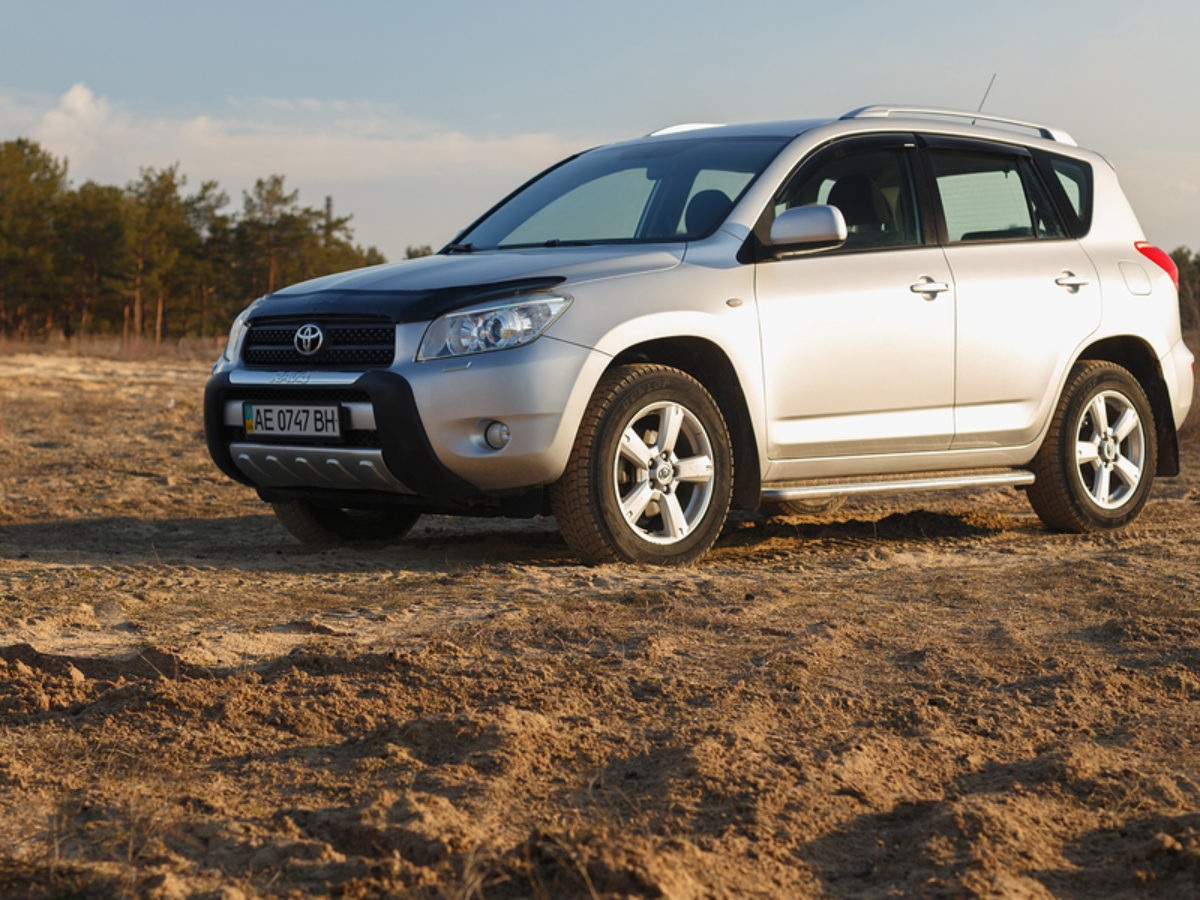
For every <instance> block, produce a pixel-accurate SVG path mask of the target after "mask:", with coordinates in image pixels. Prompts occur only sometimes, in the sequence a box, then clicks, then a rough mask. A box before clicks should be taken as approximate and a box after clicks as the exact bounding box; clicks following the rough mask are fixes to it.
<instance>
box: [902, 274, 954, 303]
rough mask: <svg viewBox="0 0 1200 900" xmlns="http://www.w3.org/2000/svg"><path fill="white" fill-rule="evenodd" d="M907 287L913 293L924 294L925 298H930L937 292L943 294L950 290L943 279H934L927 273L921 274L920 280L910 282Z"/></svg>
mask: <svg viewBox="0 0 1200 900" xmlns="http://www.w3.org/2000/svg"><path fill="white" fill-rule="evenodd" d="M908 289H909V290H910V291H912V292H913V293H914V294H924V295H925V299H926V300H932V299H933V298H934V296H935V295H937V294H944V293H945V292H946V291H948V290H950V285H948V284H946V282H944V281H934V280H933V279H932V278H930V277H929V276H928V275H922V276H921V278H920V280H919V281H917V282H916V283H915V284H910V285H909V286H908Z"/></svg>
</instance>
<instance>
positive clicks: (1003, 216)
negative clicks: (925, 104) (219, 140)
mask: <svg viewBox="0 0 1200 900" xmlns="http://www.w3.org/2000/svg"><path fill="white" fill-rule="evenodd" d="M1176 278H1177V274H1176V272H1175V267H1174V265H1173V264H1172V262H1171V260H1170V258H1169V257H1168V256H1167V255H1166V254H1165V253H1163V252H1162V251H1161V250H1160V249H1158V248H1156V247H1154V246H1152V245H1149V244H1147V243H1146V242H1145V240H1144V236H1143V233H1142V230H1141V227H1140V226H1139V225H1138V221H1137V219H1136V217H1135V216H1134V213H1133V211H1132V210H1131V209H1130V206H1129V203H1128V202H1127V200H1126V199H1125V196H1124V194H1122V192H1121V188H1120V186H1119V185H1118V183H1117V176H1116V174H1115V173H1114V171H1113V169H1112V167H1111V166H1110V165H1109V164H1108V163H1107V162H1106V161H1105V160H1104V159H1103V157H1101V156H1098V155H1097V154H1095V153H1091V152H1088V151H1086V150H1081V149H1079V148H1078V147H1077V146H1076V145H1075V142H1074V141H1073V140H1072V139H1071V138H1070V137H1069V136H1068V135H1067V134H1065V133H1064V132H1062V131H1059V130H1057V129H1053V128H1048V127H1045V126H1042V125H1035V124H1031V123H1027V122H1020V121H1015V120H1010V119H1000V118H996V117H993V116H985V115H980V114H977V113H960V112H954V111H948V110H933V109H923V108H897V107H880V106H872V107H865V108H863V109H858V110H854V111H853V112H850V113H847V114H846V115H844V116H842V117H841V118H838V119H832V120H830V119H820V120H805V121H791V122H771V123H765V124H758V125H737V126H723V125H722V126H717V125H696V126H678V127H674V128H668V129H665V130H663V131H659V132H656V133H655V134H652V135H649V136H647V137H644V138H639V139H636V140H632V141H627V142H624V143H619V144H612V145H610V146H605V147H599V148H596V149H594V150H589V151H587V152H584V153H580V154H578V155H576V156H573V157H571V158H569V159H566V160H564V161H563V162H561V163H559V164H557V165H555V166H553V167H551V168H550V169H548V170H546V171H545V172H543V173H541V174H540V175H538V176H537V177H535V178H533V179H531V180H530V181H529V182H527V183H526V184H524V185H522V186H521V187H520V188H518V189H517V190H516V191H514V192H513V193H512V194H510V195H509V196H508V197H506V198H505V199H504V200H502V201H501V202H500V203H498V204H497V205H496V206H494V207H493V208H492V209H490V210H489V211H488V212H486V213H485V214H484V215H483V216H481V217H480V218H479V219H478V220H477V221H476V222H474V223H473V224H472V225H471V226H470V227H468V228H467V229H465V230H464V231H463V232H462V233H461V234H459V235H458V237H457V238H455V240H454V242H453V243H451V244H449V245H447V246H446V247H444V248H442V250H441V251H440V252H439V253H437V254H436V255H434V256H431V257H427V258H425V259H419V260H412V261H408V262H402V263H397V264H393V265H384V266H376V267H373V268H368V269H360V270H356V271H352V272H346V273H343V274H339V275H332V276H329V277H326V278H319V279H316V280H314V281H308V282H304V283H302V284H298V285H295V286H293V287H289V288H285V289H284V290H281V291H277V292H275V293H274V294H271V295H269V296H266V297H262V298H260V299H258V300H256V301H255V302H254V303H252V304H251V305H250V306H249V307H248V308H247V309H246V310H245V311H244V312H242V313H241V315H239V316H238V317H237V319H236V320H235V322H234V323H233V327H232V329H231V331H230V334H229V342H228V346H227V347H226V350H225V353H224V355H223V356H222V358H221V359H220V360H219V361H218V362H217V364H216V365H215V366H214V368H213V376H212V379H211V380H210V381H209V383H208V387H207V390H206V395H205V419H206V431H207V436H208V445H209V450H210V452H211V454H212V457H213V459H214V460H215V461H216V464H217V465H218V466H219V467H220V468H221V470H222V471H224V472H225V473H226V474H228V475H229V476H230V477H231V478H234V479H236V480H237V481H240V482H243V483H245V484H248V485H251V486H253V487H254V488H256V489H257V490H258V493H259V495H260V496H261V497H262V498H263V499H264V500H265V501H267V502H269V503H271V504H272V505H273V506H274V508H275V512H276V514H277V515H278V516H279V518H280V520H281V521H282V523H283V524H284V525H285V526H286V527H287V528H288V530H290V531H291V532H292V533H293V534H294V535H295V536H297V537H298V538H300V539H301V540H303V541H306V542H310V543H314V544H322V543H330V542H336V541H343V540H368V541H383V540H388V539H394V538H398V537H399V536H401V535H403V534H404V533H405V532H406V531H407V530H408V529H409V528H410V527H411V526H412V524H413V523H414V522H415V521H416V519H417V517H418V516H419V515H420V514H421V513H423V512H432V513H454V514H464V515H504V516H515V517H524V516H534V515H540V514H547V513H549V514H553V515H554V516H555V518H556V519H557V521H558V525H559V528H560V529H561V531H562V533H563V536H564V537H565V538H566V540H567V542H568V544H570V546H571V547H572V548H573V549H574V550H575V552H576V553H577V554H578V555H579V556H580V557H581V558H582V559H584V560H585V561H587V562H589V563H595V562H604V561H616V560H625V561H635V562H648V563H664V564H683V563H689V562H692V561H694V560H696V559H698V558H699V557H701V556H702V555H703V554H704V553H705V552H706V551H707V550H708V549H709V548H710V547H711V546H712V544H713V542H714V541H715V540H716V538H717V536H718V535H719V533H720V531H721V528H722V525H723V524H724V522H725V518H726V515H727V513H728V511H729V509H730V508H731V506H736V507H740V508H744V509H754V508H757V507H759V505H760V504H773V505H776V506H778V505H779V504H814V503H817V502H819V501H821V500H822V498H829V497H837V496H840V495H846V494H855V493H861V492H867V491H900V490H914V489H930V488H941V487H970V486H978V485H1013V486H1016V487H1020V488H1023V489H1025V490H1026V492H1027V495H1028V497H1029V500H1030V502H1031V503H1032V505H1033V508H1034V510H1036V512H1037V514H1038V515H1039V516H1040V517H1041V518H1042V519H1043V521H1045V522H1046V524H1048V525H1049V526H1050V527H1052V528H1055V529H1059V530H1063V531H1076V532H1079V531H1089V530H1094V529H1107V528H1118V527H1120V526H1122V525H1124V524H1125V523H1127V522H1129V521H1130V520H1131V519H1133V518H1134V517H1135V516H1136V515H1137V514H1138V512H1139V511H1140V510H1141V508H1142V506H1143V504H1144V503H1145V502H1146V498H1147V496H1148V494H1149V491H1150V486H1151V482H1152V481H1153V479H1154V476H1155V475H1156V474H1157V475H1175V474H1177V473H1178V470H1179V452H1178V446H1177V441H1176V428H1177V427H1178V425H1179V424H1180V423H1181V422H1182V421H1183V418H1184V416H1185V415H1186V414H1187V411H1188V407H1189V405H1190V403H1191V394H1192V371H1191V364H1192V354H1191V353H1189V352H1188V350H1187V348H1186V347H1185V346H1184V345H1183V343H1182V341H1181V338H1180V330H1179V315H1178V307H1177V284H1176V283H1174V282H1175V281H1176Z"/></svg>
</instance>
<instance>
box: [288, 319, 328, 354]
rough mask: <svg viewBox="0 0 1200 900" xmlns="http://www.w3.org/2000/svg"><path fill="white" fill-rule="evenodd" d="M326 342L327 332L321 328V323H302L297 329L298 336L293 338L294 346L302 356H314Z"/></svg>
mask: <svg viewBox="0 0 1200 900" xmlns="http://www.w3.org/2000/svg"><path fill="white" fill-rule="evenodd" d="M324 343H325V332H323V331H322V330H321V326H320V325H301V326H300V327H299V328H297V329H296V336H295V337H294V338H292V346H294V347H295V348H296V352H297V353H299V354H300V355H301V356H312V355H313V354H314V353H316V352H317V351H318V350H320V349H321V345H322V344H324Z"/></svg>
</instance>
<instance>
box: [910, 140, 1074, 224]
mask: <svg viewBox="0 0 1200 900" xmlns="http://www.w3.org/2000/svg"><path fill="white" fill-rule="evenodd" d="M929 159H930V164H931V165H932V167H933V176H934V181H935V183H936V185H937V190H938V195H939V197H940V198H941V202H942V214H943V216H944V218H945V222H946V237H947V240H948V241H949V242H950V243H952V244H955V243H968V242H972V241H1005V240H1009V241H1011V240H1030V239H1032V238H1045V237H1062V236H1063V234H1064V233H1065V231H1064V229H1063V226H1062V224H1061V222H1059V220H1058V216H1057V215H1056V214H1055V211H1054V208H1053V205H1052V204H1051V203H1050V199H1049V197H1048V196H1047V195H1046V192H1045V189H1044V188H1042V186H1041V184H1040V183H1039V182H1038V180H1037V176H1036V173H1035V172H1034V171H1033V168H1032V166H1030V165H1029V163H1028V161H1027V160H1026V159H1024V158H1023V157H1019V156H1009V155H1007V154H991V153H975V152H959V151H952V150H933V151H930V154H929Z"/></svg>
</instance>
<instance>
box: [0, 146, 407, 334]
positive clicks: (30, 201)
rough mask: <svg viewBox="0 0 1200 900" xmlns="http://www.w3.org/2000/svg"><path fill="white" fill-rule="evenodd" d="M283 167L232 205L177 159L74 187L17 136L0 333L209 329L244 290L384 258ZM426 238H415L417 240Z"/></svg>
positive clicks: (1, 254)
mask: <svg viewBox="0 0 1200 900" xmlns="http://www.w3.org/2000/svg"><path fill="white" fill-rule="evenodd" d="M297 194H298V192H297V191H294V190H293V191H289V190H288V189H287V188H286V187H285V185H284V178H283V176H282V175H270V176H267V177H265V178H261V179H258V180H257V181H256V182H255V184H254V188H253V189H252V190H249V191H245V192H243V195H242V206H241V209H240V210H239V211H233V212H231V211H229V210H228V209H227V207H229V205H230V204H229V197H228V196H227V195H226V193H225V192H224V191H222V190H221V188H220V186H219V185H218V184H217V183H216V182H215V181H204V182H201V183H200V184H199V185H198V186H197V187H196V188H195V189H194V190H192V191H190V192H189V190H188V183H187V178H186V176H185V175H184V174H183V173H181V172H180V171H179V167H178V165H174V166H170V167H168V168H165V169H154V168H146V169H142V171H141V174H140V176H139V177H138V179H137V180H136V181H133V182H131V183H129V184H127V185H125V186H124V187H117V186H114V185H104V184H96V183H95V182H93V181H87V182H85V183H84V184H82V185H80V186H79V187H73V186H72V185H71V184H70V183H69V182H68V180H67V161H66V160H65V159H64V160H60V159H57V158H55V157H54V156H53V155H51V154H50V153H48V152H47V151H46V150H45V149H44V148H42V147H41V146H39V145H38V144H37V143H36V142H34V141H31V140H27V139H24V138H21V139H17V140H11V141H5V142H3V143H2V144H0V333H2V334H3V335H5V336H8V337H15V338H18V339H19V338H40V337H46V336H49V335H52V334H56V333H61V334H63V335H65V336H67V337H71V336H72V335H75V334H82V335H120V336H121V337H122V338H123V339H125V340H129V339H130V338H143V339H149V340H153V341H154V342H155V343H156V344H161V343H162V342H163V341H165V340H168V339H175V338H179V337H183V336H201V337H207V336H212V335H219V334H221V333H223V332H224V331H225V330H226V329H227V328H228V327H229V322H230V320H231V319H232V318H233V316H234V315H236V313H237V312H238V311H239V310H240V309H241V308H242V307H244V306H245V305H246V304H247V303H248V302H249V301H250V300H253V299H254V298H255V297H258V296H260V295H261V294H265V293H269V292H270V291H272V290H275V289H276V288H280V287H283V286H284V285H287V284H290V283H292V282H296V281H301V280H303V279H305V278H314V277H316V276H318V275H324V274H328V273H330V272H336V271H339V270H342V269H349V268H354V267H355V266H364V265H372V264H374V263H380V262H384V261H385V260H384V258H383V255H382V254H381V253H380V252H379V251H378V250H376V249H375V248H374V247H369V248H367V249H365V250H364V249H363V248H362V247H361V246H358V245H356V244H354V243H353V240H352V238H353V234H352V232H351V230H350V225H349V223H350V217H349V216H334V215H332V210H331V209H330V206H329V204H328V203H327V205H326V208H325V209H314V208H311V207H306V206H301V205H299V203H298V202H297ZM421 249H423V248H421Z"/></svg>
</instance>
